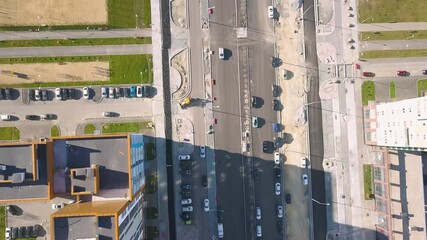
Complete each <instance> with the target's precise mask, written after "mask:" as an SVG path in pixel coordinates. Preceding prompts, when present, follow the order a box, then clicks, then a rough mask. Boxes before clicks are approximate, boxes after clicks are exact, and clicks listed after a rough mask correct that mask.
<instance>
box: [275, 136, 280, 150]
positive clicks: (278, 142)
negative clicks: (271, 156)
mask: <svg viewBox="0 0 427 240" xmlns="http://www.w3.org/2000/svg"><path fill="white" fill-rule="evenodd" d="M280 143H281V140H280V138H278V137H274V138H273V144H274V147H275V148H279V147H280Z"/></svg>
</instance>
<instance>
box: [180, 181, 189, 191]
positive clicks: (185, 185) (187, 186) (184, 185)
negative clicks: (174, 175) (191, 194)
mask: <svg viewBox="0 0 427 240" xmlns="http://www.w3.org/2000/svg"><path fill="white" fill-rule="evenodd" d="M181 189H182V190H191V184H184V183H183V184H181Z"/></svg>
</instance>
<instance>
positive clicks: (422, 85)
mask: <svg viewBox="0 0 427 240" xmlns="http://www.w3.org/2000/svg"><path fill="white" fill-rule="evenodd" d="M417 89H418V97H421V96H423V94H424V92H426V91H427V79H421V80H418V81H417Z"/></svg>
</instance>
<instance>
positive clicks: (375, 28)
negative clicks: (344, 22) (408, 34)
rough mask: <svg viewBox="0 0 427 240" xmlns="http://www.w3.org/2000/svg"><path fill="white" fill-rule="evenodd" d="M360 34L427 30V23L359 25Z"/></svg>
mask: <svg viewBox="0 0 427 240" xmlns="http://www.w3.org/2000/svg"><path fill="white" fill-rule="evenodd" d="M357 27H358V28H359V32H381V31H410V30H427V22H402V23H359V24H357Z"/></svg>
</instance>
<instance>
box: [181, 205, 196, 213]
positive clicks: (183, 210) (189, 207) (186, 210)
mask: <svg viewBox="0 0 427 240" xmlns="http://www.w3.org/2000/svg"><path fill="white" fill-rule="evenodd" d="M192 211H193V206H186V207H182V212H192Z"/></svg>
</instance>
